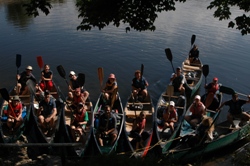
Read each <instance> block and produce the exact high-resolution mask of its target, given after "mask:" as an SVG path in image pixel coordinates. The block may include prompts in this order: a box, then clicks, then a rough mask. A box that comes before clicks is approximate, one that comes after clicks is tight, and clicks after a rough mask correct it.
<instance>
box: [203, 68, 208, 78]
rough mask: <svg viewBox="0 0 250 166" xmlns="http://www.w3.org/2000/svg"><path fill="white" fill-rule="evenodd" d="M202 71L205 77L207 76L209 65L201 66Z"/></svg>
mask: <svg viewBox="0 0 250 166" xmlns="http://www.w3.org/2000/svg"><path fill="white" fill-rule="evenodd" d="M202 73H203V75H204V76H205V77H207V76H208V73H209V66H208V65H203V66H202Z"/></svg>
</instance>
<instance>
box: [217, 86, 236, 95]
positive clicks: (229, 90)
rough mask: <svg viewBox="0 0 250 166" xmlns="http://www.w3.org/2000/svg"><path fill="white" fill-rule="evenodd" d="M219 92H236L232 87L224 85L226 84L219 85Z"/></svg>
mask: <svg viewBox="0 0 250 166" xmlns="http://www.w3.org/2000/svg"><path fill="white" fill-rule="evenodd" d="M220 92H222V93H225V94H228V95H232V94H235V93H236V92H235V91H234V90H233V89H232V88H229V87H226V86H221V87H220Z"/></svg>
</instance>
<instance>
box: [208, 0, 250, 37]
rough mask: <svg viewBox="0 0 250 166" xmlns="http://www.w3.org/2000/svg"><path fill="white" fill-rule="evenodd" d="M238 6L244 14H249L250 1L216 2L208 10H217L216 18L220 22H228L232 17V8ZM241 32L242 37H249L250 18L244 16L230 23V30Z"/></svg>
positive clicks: (226, 0) (220, 0)
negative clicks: (234, 29)
mask: <svg viewBox="0 0 250 166" xmlns="http://www.w3.org/2000/svg"><path fill="white" fill-rule="evenodd" d="M233 6H236V7H238V8H239V9H240V10H242V11H243V12H245V13H247V12H249V10H250V1H249V0H214V1H212V2H211V3H210V5H209V6H208V7H207V9H212V8H216V10H215V12H214V17H215V18H219V20H227V19H229V18H230V16H231V12H230V9H231V8H230V7H233ZM235 25H236V29H238V30H240V31H241V34H242V35H247V34H249V33H250V16H246V15H245V14H243V15H242V16H238V17H236V18H235V19H234V21H230V22H229V23H228V27H229V28H234V26H235Z"/></svg>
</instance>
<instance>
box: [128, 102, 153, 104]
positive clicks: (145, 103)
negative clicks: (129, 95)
mask: <svg viewBox="0 0 250 166" xmlns="http://www.w3.org/2000/svg"><path fill="white" fill-rule="evenodd" d="M150 104H151V103H150V102H148V103H143V102H140V103H138V102H134V103H127V105H150Z"/></svg>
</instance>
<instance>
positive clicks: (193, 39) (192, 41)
mask: <svg viewBox="0 0 250 166" xmlns="http://www.w3.org/2000/svg"><path fill="white" fill-rule="evenodd" d="M195 38H196V36H195V35H192V37H191V49H192V46H193V44H194V41H195Z"/></svg>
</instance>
